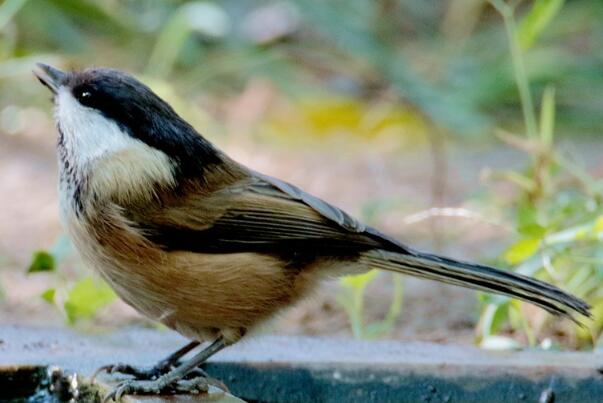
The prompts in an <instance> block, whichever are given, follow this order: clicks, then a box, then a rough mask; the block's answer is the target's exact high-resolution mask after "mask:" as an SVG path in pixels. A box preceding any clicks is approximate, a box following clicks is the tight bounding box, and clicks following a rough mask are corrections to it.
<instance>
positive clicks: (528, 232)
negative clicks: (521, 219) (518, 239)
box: [517, 223, 546, 238]
mask: <svg viewBox="0 0 603 403" xmlns="http://www.w3.org/2000/svg"><path fill="white" fill-rule="evenodd" d="M517 230H518V231H519V233H520V234H522V235H525V236H528V237H530V238H542V237H543V236H544V234H545V233H546V228H544V227H543V226H542V225H540V224H536V223H529V224H525V225H521V226H519V227H518V228H517Z"/></svg>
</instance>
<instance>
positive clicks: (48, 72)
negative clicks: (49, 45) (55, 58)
mask: <svg viewBox="0 0 603 403" xmlns="http://www.w3.org/2000/svg"><path fill="white" fill-rule="evenodd" d="M36 66H38V70H36V71H34V72H33V73H34V74H35V76H36V77H37V78H38V80H40V82H41V83H42V84H43V85H44V86H46V87H47V88H48V89H49V90H50V91H52V93H53V94H56V93H57V91H58V90H59V88H60V87H61V86H62V85H63V84H65V82H66V81H67V77H68V74H67V73H65V72H63V71H61V70H59V69H57V68H54V67H52V66H49V65H47V64H43V63H36Z"/></svg>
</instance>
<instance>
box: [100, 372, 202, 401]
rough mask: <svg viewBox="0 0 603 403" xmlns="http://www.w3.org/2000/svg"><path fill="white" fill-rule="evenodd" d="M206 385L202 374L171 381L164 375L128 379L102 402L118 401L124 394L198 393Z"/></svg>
mask: <svg viewBox="0 0 603 403" xmlns="http://www.w3.org/2000/svg"><path fill="white" fill-rule="evenodd" d="M208 387H209V384H208V380H207V379H206V378H205V377H203V376H198V377H195V378H187V379H178V380H175V381H171V380H170V379H169V377H165V376H162V377H159V378H157V379H154V380H139V379H128V380H126V381H123V382H121V383H120V384H119V385H118V386H117V387H116V388H115V389H113V390H112V391H111V392H110V393H109V394H108V395H107V396H106V397H105V400H104V401H103V402H104V403H106V402H109V401H111V400H114V401H115V402H119V401H120V399H121V398H122V396H124V395H158V394H160V393H165V394H170V395H173V394H178V393H191V394H199V393H205V392H207V391H208Z"/></svg>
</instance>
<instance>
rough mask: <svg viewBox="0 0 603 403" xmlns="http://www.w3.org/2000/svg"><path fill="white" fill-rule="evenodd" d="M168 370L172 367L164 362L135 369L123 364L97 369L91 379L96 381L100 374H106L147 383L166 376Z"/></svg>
mask: <svg viewBox="0 0 603 403" xmlns="http://www.w3.org/2000/svg"><path fill="white" fill-rule="evenodd" d="M170 369H172V365H171V364H170V363H169V362H164V361H161V362H159V363H157V365H155V366H153V367H151V368H143V367H135V366H133V365H129V364H123V363H118V364H109V365H104V366H102V367H100V368H99V369H97V370H96V372H94V375H93V376H92V379H93V380H94V379H96V376H97V375H98V374H100V373H101V372H106V373H107V374H109V375H111V374H122V375H132V376H133V377H134V378H135V379H137V380H141V381H149V380H153V379H157V378H159V377H160V376H161V375H163V374H166V373H167V372H168V371H169V370H170Z"/></svg>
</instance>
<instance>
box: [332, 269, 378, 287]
mask: <svg viewBox="0 0 603 403" xmlns="http://www.w3.org/2000/svg"><path fill="white" fill-rule="evenodd" d="M377 274H379V271H378V270H374V269H373V270H370V271H367V272H366V273H362V274H356V275H354V276H346V277H343V278H342V279H341V283H342V284H344V285H346V286H348V287H350V288H353V289H364V288H365V287H366V286H367V285H368V284H369V283H370V282H371V281H373V280H374V278H375V277H376V276H377Z"/></svg>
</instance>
